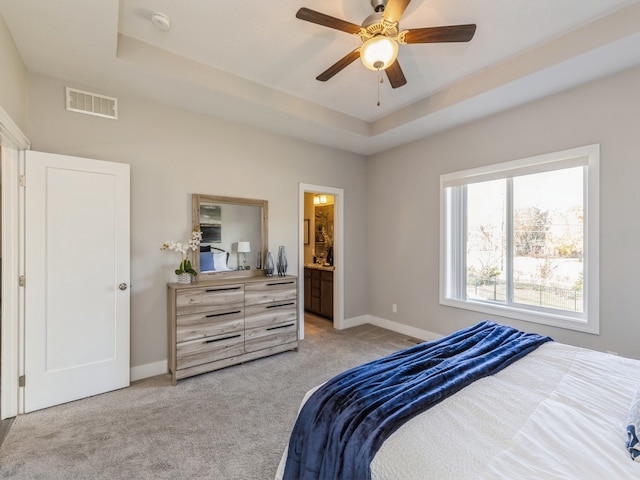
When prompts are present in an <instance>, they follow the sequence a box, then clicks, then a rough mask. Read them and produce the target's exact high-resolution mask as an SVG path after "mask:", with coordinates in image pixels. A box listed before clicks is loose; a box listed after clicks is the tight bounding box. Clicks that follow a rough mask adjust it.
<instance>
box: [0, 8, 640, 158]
mask: <svg viewBox="0 0 640 480" xmlns="http://www.w3.org/2000/svg"><path fill="white" fill-rule="evenodd" d="M303 6H304V7H307V8H310V9H313V10H317V11H319V12H322V13H325V14H328V15H331V16H334V17H338V18H341V19H344V20H347V21H349V22H352V23H356V24H360V23H362V21H363V20H364V18H365V17H367V16H368V15H369V14H371V13H373V10H372V7H371V5H370V0H333V1H329V0H325V1H320V0H295V1H294V0H278V1H265V0H263V1H258V0H243V1H226V2H223V1H221V0H181V1H176V0H100V1H97V0H93V1H89V0H55V1H43V0H0V14H1V15H2V16H3V17H4V20H5V23H6V24H7V26H8V28H9V30H10V32H11V34H12V36H13V38H14V40H15V42H16V45H17V48H18V50H19V51H20V54H21V55H22V58H23V60H24V62H25V65H26V66H27V69H28V70H29V71H31V72H37V73H41V74H45V75H50V76H54V77H58V78H62V79H69V80H71V81H73V82H74V84H84V85H87V86H90V87H91V88H93V90H94V91H96V92H97V93H102V94H106V95H114V94H116V93H117V94H118V95H136V96H142V97H146V98H153V99H158V100H161V101H163V102H166V103H169V104H172V105H176V106H180V107H184V108H187V109H191V110H194V111H197V112H200V113H204V114H209V115H213V116H216V117H222V118H227V119H230V120H233V121H238V122H241V123H244V124H248V125H251V126H255V127H258V128H263V129H266V130H269V131H273V132H277V133H281V134H284V135H288V136H292V137H296V138H300V139H304V140H308V141H313V142H317V143H321V144H325V145H330V146H333V147H336V148H340V149H344V150H349V151H353V152H357V153H361V154H372V153H376V152H380V151H383V150H385V149H387V148H390V147H393V146H396V145H400V144H402V143H405V142H408V141H411V140H415V139H416V138H420V137H423V136H425V135H428V134H430V133H434V132H437V131H441V130H443V129H445V128H449V127H451V126H454V125H459V124H461V123H464V122H467V121H470V120H473V119H476V118H480V117H482V116H484V115H488V114H491V113H494V112H497V111H500V110H503V109H505V108H509V107H511V106H514V105H517V104H520V103H523V102H526V101H530V100H533V99H535V98H539V97H541V96H543V95H547V94H550V93H553V92H556V91H560V90H562V89H565V88H568V87H571V86H573V85H577V84H580V83H583V82H586V81H589V80H591V79H594V78H597V77H600V76H603V75H606V74H609V73H612V72H615V71H618V70H621V69H623V68H628V67H630V66H632V65H637V64H640V0H430V1H427V0H413V1H412V2H411V4H410V5H409V7H408V8H407V10H406V12H405V14H404V15H403V17H402V20H401V22H400V24H401V28H402V29H408V28H418V27H428V26H439V25H455V24H463V23H475V24H477V26H478V28H477V31H476V35H475V37H474V38H473V40H472V41H471V42H469V43H453V44H424V45H401V46H400V54H399V57H398V58H399V61H400V64H401V66H402V69H403V71H404V74H405V76H406V78H407V81H408V83H407V85H405V86H403V87H401V88H398V89H391V87H390V86H389V84H388V82H386V81H385V83H384V84H382V85H381V86H380V101H381V105H380V106H376V102H377V97H378V82H377V74H376V73H375V72H371V71H369V70H367V69H366V68H365V67H364V66H363V65H362V64H361V63H360V62H354V63H353V64H351V65H350V66H348V67H347V68H345V69H344V70H343V71H342V72H340V73H338V74H337V75H336V76H335V77H333V78H332V79H331V80H329V81H328V82H318V81H316V80H315V77H316V76H317V75H318V74H319V73H321V72H322V71H324V70H325V69H326V68H328V67H329V66H330V65H332V64H333V63H335V62H336V61H337V60H338V59H340V58H341V57H343V56H344V55H346V54H347V53H348V52H350V51H351V50H353V49H354V48H356V47H357V46H358V45H359V43H360V41H359V39H358V38H357V37H355V36H353V35H350V34H347V33H344V32H341V31H337V30H332V29H329V28H326V27H322V26H319V25H315V24H312V23H309V22H304V21H301V20H298V19H296V18H295V13H296V11H297V10H298V9H299V8H300V7H303ZM154 11H159V12H163V13H164V14H166V15H168V16H169V18H170V19H171V29H170V30H169V31H168V32H162V31H159V30H157V29H155V27H153V25H152V24H151V22H150V16H151V13H152V12H154Z"/></svg>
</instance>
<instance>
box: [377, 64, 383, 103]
mask: <svg viewBox="0 0 640 480" xmlns="http://www.w3.org/2000/svg"><path fill="white" fill-rule="evenodd" d="M382 82H384V80H383V79H382V70H380V69H379V68H378V106H380V84H381V83H382Z"/></svg>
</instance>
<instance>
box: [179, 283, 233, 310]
mask: <svg viewBox="0 0 640 480" xmlns="http://www.w3.org/2000/svg"><path fill="white" fill-rule="evenodd" d="M242 304H244V285H243V284H231V285H219V286H211V287H198V288H190V289H185V290H181V291H179V292H178V293H177V295H176V309H177V312H176V313H177V315H185V314H189V313H197V312H206V311H208V310H211V308H212V307H214V308H215V307H220V306H225V307H228V306H230V305H242Z"/></svg>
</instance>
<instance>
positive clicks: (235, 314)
mask: <svg viewBox="0 0 640 480" xmlns="http://www.w3.org/2000/svg"><path fill="white" fill-rule="evenodd" d="M176 322H177V326H176V341H177V342H186V341H189V340H197V339H199V338H203V337H210V336H213V335H222V334H225V333H231V332H237V331H242V330H244V307H243V306H241V305H240V306H236V307H232V308H228V307H224V308H222V307H220V308H217V309H213V308H212V309H210V310H209V311H207V312H202V313H191V314H189V315H180V316H178V317H177V319H176Z"/></svg>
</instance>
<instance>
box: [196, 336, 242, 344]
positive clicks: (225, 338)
mask: <svg viewBox="0 0 640 480" xmlns="http://www.w3.org/2000/svg"><path fill="white" fill-rule="evenodd" d="M241 336H242V335H240V334H237V335H230V336H228V337H222V338H214V339H212V340H207V341H206V342H204V343H214V342H222V341H223V340H231V339H232V338H238V337H241Z"/></svg>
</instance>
